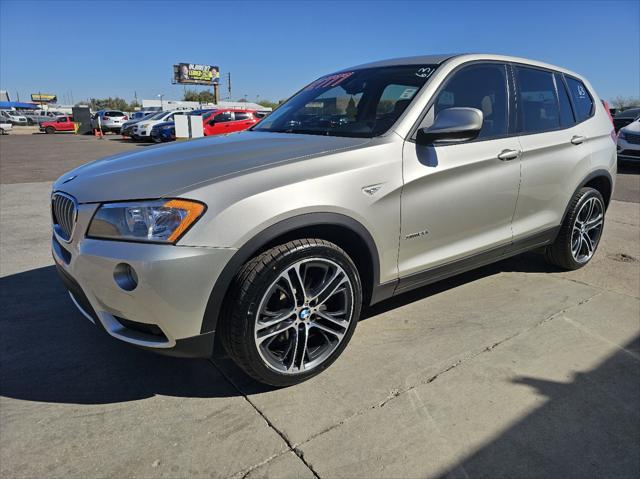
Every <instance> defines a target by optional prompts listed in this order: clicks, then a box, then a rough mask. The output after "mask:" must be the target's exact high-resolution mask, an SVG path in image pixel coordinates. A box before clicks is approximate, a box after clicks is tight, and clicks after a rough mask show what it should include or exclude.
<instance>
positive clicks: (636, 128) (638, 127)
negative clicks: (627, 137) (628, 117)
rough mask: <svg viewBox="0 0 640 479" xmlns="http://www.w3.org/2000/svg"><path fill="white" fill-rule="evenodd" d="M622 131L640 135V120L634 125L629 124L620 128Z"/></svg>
mask: <svg viewBox="0 0 640 479" xmlns="http://www.w3.org/2000/svg"><path fill="white" fill-rule="evenodd" d="M620 131H624V132H629V133H639V132H640V119H638V120H636V121H634V122H633V123H629V124H628V125H627V126H625V127H624V128H620Z"/></svg>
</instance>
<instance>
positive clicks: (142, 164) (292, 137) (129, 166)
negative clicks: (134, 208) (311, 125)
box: [53, 131, 371, 203]
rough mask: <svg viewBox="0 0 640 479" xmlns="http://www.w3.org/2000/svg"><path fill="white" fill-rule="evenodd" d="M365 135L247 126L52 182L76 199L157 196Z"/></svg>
mask: <svg viewBox="0 0 640 479" xmlns="http://www.w3.org/2000/svg"><path fill="white" fill-rule="evenodd" d="M370 141H371V140H370V139H369V138H342V137H332V136H316V135H297V134H286V133H267V132H254V131H245V132H241V133H235V134H231V135H224V136H215V137H207V138H201V139H197V140H193V141H188V142H182V143H173V144H171V145H164V146H157V147H147V148H145V149H144V150H142V151H135V152H128V153H124V154H119V155H115V156H111V157H107V158H103V159H101V160H97V161H94V162H92V163H88V164H86V165H83V166H80V167H79V168H76V169H74V170H72V171H70V172H68V173H66V174H64V175H62V176H61V177H60V178H59V179H58V180H57V181H56V182H55V183H54V186H53V189H54V191H64V192H66V193H68V194H70V195H72V196H74V197H75V198H76V199H77V200H78V201H79V202H80V203H94V202H103V201H121V200H128V199H143V198H149V199H151V198H161V197H164V196H168V195H170V194H176V195H177V194H180V192H183V191H187V190H188V189H189V187H190V186H193V185H195V184H200V183H205V182H211V181H215V180H220V179H222V178H226V177H230V176H237V175H240V174H242V173H244V172H248V171H254V170H256V169H261V168H268V167H269V166H273V165H275V164H279V163H283V162H289V161H302V160H304V159H307V158H309V157H311V156H316V155H320V154H323V153H329V152H334V151H338V150H345V149H350V148H355V147H359V146H362V145H365V144H366V143H368V142H370Z"/></svg>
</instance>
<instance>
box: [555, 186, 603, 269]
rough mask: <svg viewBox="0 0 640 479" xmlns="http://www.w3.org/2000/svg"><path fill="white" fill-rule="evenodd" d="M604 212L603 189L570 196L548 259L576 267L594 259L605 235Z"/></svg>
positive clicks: (558, 263) (589, 189) (583, 191)
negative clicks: (603, 233)
mask: <svg viewBox="0 0 640 479" xmlns="http://www.w3.org/2000/svg"><path fill="white" fill-rule="evenodd" d="M604 215H605V206H604V199H603V198H602V195H601V194H600V192H599V191H598V190H596V189H594V188H588V187H585V188H581V189H580V191H578V192H577V193H576V194H575V196H574V197H573V198H572V199H571V203H570V204H569V210H568V212H567V215H566V217H565V220H564V222H563V223H562V226H561V227H560V232H559V233H558V236H557V238H556V240H555V241H554V242H553V244H552V245H550V246H547V248H546V250H545V259H546V260H547V262H548V263H550V264H552V265H555V266H558V267H560V268H563V269H567V270H574V269H578V268H582V267H583V266H584V265H586V264H587V263H588V262H589V261H591V258H593V255H594V254H595V252H596V249H597V248H598V244H599V243H600V238H601V237H602V231H603V229H604Z"/></svg>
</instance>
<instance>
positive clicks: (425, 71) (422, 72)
mask: <svg viewBox="0 0 640 479" xmlns="http://www.w3.org/2000/svg"><path fill="white" fill-rule="evenodd" d="M434 71H435V68H433V67H422V68H418V71H417V72H416V76H417V77H420V78H429V77H430V76H431V74H432V73H433V72H434Z"/></svg>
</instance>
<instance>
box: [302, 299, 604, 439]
mask: <svg viewBox="0 0 640 479" xmlns="http://www.w3.org/2000/svg"><path fill="white" fill-rule="evenodd" d="M601 294H602V292H598V293H596V294H594V295H593V296H590V297H588V298H586V299H583V300H581V301H579V302H578V303H576V304H572V305H570V306H567V307H566V308H564V309H562V310H560V311H557V312H555V313H553V314H552V315H549V316H547V317H546V318H544V319H542V320H541V321H539V322H537V323H536V324H534V325H533V326H531V327H528V328H525V329H522V330H520V331H518V332H517V333H514V334H512V335H510V336H508V337H506V338H503V339H501V340H500V341H497V342H495V343H493V344H491V345H490V346H486V347H484V348H483V349H482V350H480V351H476V352H475V353H471V354H467V355H466V356H464V357H462V358H459V359H458V360H457V361H455V362H454V363H452V364H450V365H449V366H447V367H446V368H444V369H443V370H441V371H439V372H438V373H436V374H434V375H433V376H430V377H429V378H428V379H426V380H424V381H419V382H417V383H416V384H414V385H412V386H409V387H408V388H405V389H403V390H399V389H394V390H392V391H391V393H390V394H389V396H387V397H386V398H385V399H384V400H382V401H380V402H379V403H377V404H373V405H371V406H369V407H367V408H364V409H361V410H360V411H357V412H355V413H353V414H351V415H350V416H347V417H346V418H344V419H342V420H341V421H339V422H337V423H336V424H333V425H331V426H329V427H327V428H325V429H323V430H321V431H319V432H317V433H316V434H313V435H311V436H309V437H308V438H307V439H305V440H304V441H302V442H300V443H297V444H296V447H299V446H303V445H304V444H307V443H309V442H310V441H313V440H314V439H316V438H317V437H319V436H322V435H323V434H326V433H327V432H329V431H332V430H334V429H336V428H338V427H340V426H342V425H343V424H345V423H346V422H347V421H350V420H351V419H353V418H354V417H358V416H361V415H363V414H365V413H367V412H369V411H371V410H375V409H379V408H381V407H384V406H386V405H387V404H388V403H389V402H390V401H393V400H394V399H396V398H398V397H400V396H402V395H403V394H405V393H407V392H409V391H413V390H415V389H416V388H418V387H420V386H422V385H425V384H430V383H432V382H434V381H435V380H436V379H438V378H439V377H441V376H442V375H444V374H446V373H448V372H450V371H452V370H453V369H455V368H457V367H458V366H460V365H461V364H464V363H466V362H468V361H470V360H472V359H475V358H476V357H478V356H480V355H481V354H484V353H486V352H491V351H493V350H494V349H495V348H497V347H499V346H500V345H502V344H504V343H505V342H507V341H510V340H512V339H514V338H516V337H518V336H520V335H522V334H525V333H528V332H529V331H532V330H534V329H536V328H538V327H540V326H542V325H544V324H546V323H548V322H549V321H552V320H553V319H555V318H557V317H559V316H561V315H563V314H564V313H565V312H567V311H568V310H570V309H573V308H576V307H578V306H581V305H583V304H585V303H588V302H589V301H591V300H592V299H593V298H595V297H597V296H599V295H601Z"/></svg>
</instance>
